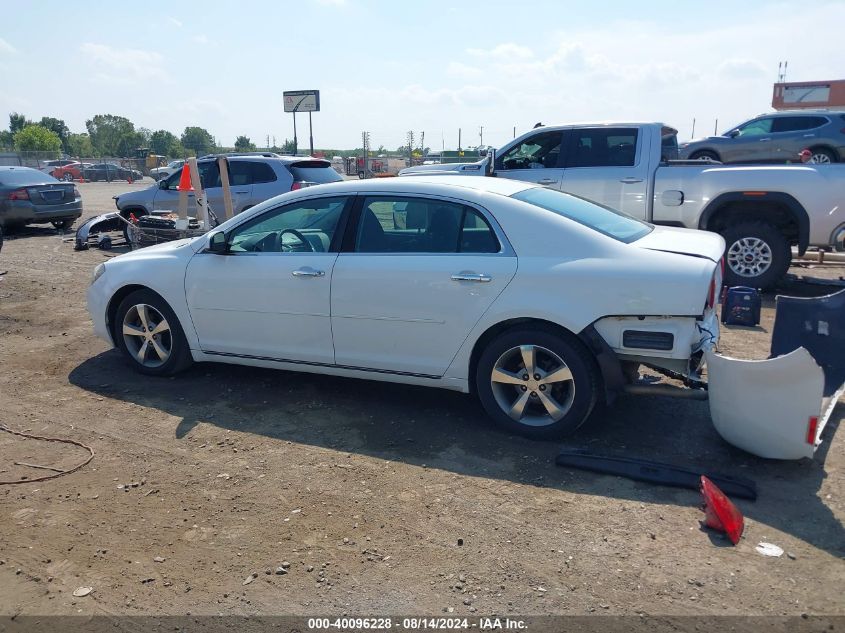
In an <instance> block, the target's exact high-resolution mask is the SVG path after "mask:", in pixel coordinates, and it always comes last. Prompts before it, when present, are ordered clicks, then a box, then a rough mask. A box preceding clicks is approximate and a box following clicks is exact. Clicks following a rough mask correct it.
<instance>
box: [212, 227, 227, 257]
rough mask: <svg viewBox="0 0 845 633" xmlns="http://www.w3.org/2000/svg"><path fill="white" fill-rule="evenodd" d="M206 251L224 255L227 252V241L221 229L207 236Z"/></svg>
mask: <svg viewBox="0 0 845 633" xmlns="http://www.w3.org/2000/svg"><path fill="white" fill-rule="evenodd" d="M207 250H208V252H210V253H217V254H218V255H225V254H226V253H228V252H229V243H228V242H227V241H226V234H225V233H224V232H223V231H215V232H214V233H212V234H211V235H209V237H208V249H207Z"/></svg>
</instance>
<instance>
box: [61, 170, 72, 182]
mask: <svg viewBox="0 0 845 633" xmlns="http://www.w3.org/2000/svg"><path fill="white" fill-rule="evenodd" d="M62 180H64V181H65V182H73V174H72V173H70V172H65V174H64V175H63V176H62Z"/></svg>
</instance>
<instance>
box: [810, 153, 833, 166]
mask: <svg viewBox="0 0 845 633" xmlns="http://www.w3.org/2000/svg"><path fill="white" fill-rule="evenodd" d="M810 162H811V163H815V164H816V165H830V156H828V155H827V154H823V153H821V152H817V153H815V154H813V155H812V156H810Z"/></svg>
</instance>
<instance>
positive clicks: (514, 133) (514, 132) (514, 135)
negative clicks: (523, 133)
mask: <svg viewBox="0 0 845 633" xmlns="http://www.w3.org/2000/svg"><path fill="white" fill-rule="evenodd" d="M513 137H514V138H516V126H515V125H514V126H513Z"/></svg>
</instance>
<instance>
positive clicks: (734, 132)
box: [728, 130, 739, 138]
mask: <svg viewBox="0 0 845 633" xmlns="http://www.w3.org/2000/svg"><path fill="white" fill-rule="evenodd" d="M728 136H729V137H730V138H736V137H737V136H739V130H731V131H730V132H728Z"/></svg>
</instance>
